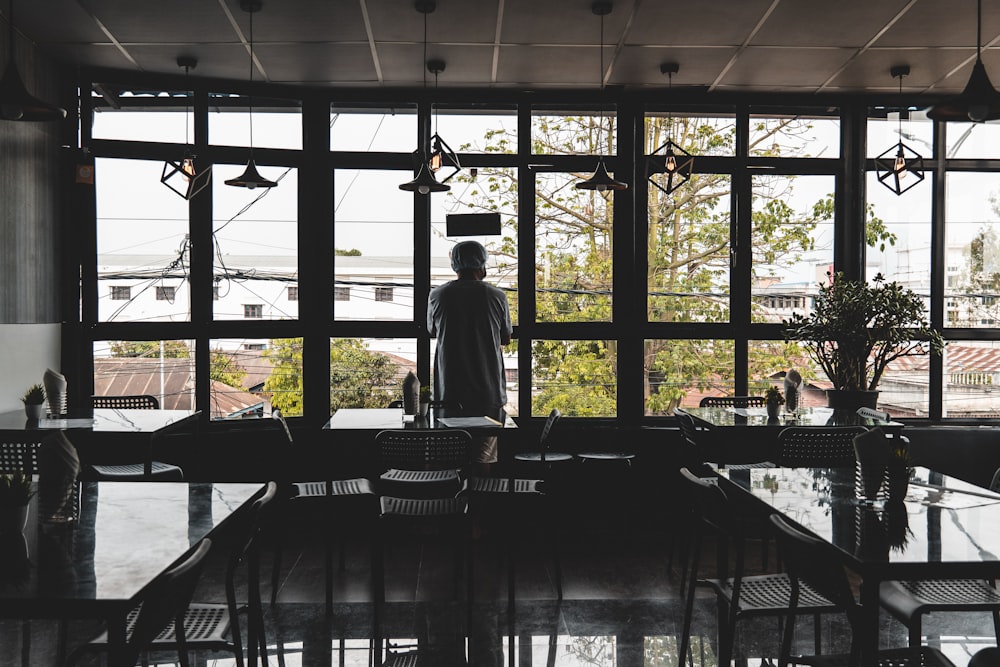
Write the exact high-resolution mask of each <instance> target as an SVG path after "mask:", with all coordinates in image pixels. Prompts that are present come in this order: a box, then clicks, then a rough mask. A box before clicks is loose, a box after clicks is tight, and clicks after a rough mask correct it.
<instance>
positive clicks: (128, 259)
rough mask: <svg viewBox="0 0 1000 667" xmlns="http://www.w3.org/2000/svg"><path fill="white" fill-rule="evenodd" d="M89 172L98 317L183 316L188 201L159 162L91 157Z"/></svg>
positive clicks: (186, 291)
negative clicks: (94, 225)
mask: <svg viewBox="0 0 1000 667" xmlns="http://www.w3.org/2000/svg"><path fill="white" fill-rule="evenodd" d="M94 172H95V177H94V184H95V188H96V198H97V280H98V285H97V290H98V291H97V298H98V320H99V321H101V322H138V321H142V322H150V321H155V322H186V321H189V320H190V319H191V313H190V292H189V285H190V281H189V280H188V277H189V276H188V268H189V267H190V251H191V248H190V245H189V243H188V202H187V201H186V200H185V199H184V198H183V197H179V196H178V195H177V194H176V193H175V192H173V191H172V190H170V189H169V188H168V187H166V186H165V185H163V184H162V183H160V175H161V174H162V172H163V163H162V162H150V161H146V160H118V159H108V158H97V159H96V160H95V161H94Z"/></svg>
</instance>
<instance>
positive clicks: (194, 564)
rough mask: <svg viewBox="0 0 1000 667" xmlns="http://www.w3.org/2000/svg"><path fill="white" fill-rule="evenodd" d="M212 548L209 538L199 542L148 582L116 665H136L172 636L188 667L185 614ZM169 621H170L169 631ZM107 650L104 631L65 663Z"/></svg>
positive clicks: (135, 610)
mask: <svg viewBox="0 0 1000 667" xmlns="http://www.w3.org/2000/svg"><path fill="white" fill-rule="evenodd" d="M211 548H212V541H211V540H210V539H208V538H205V539H203V540H201V542H200V543H199V544H198V547H197V548H196V549H195V550H194V551H192V552H191V553H190V554H189V555H188V556H187V557H186V558H184V560H182V561H181V562H180V563H179V564H177V565H175V566H174V567H172V568H170V569H169V570H167V571H166V572H164V573H162V574H160V575H159V576H158V577H157V578H156V579H154V580H153V581H152V582H151V583H150V585H149V587H148V588H147V591H146V594H145V596H144V597H143V601H142V603H141V604H140V606H139V607H137V608H136V609H134V610H133V611H132V612H131V613H130V614H129V616H128V618H127V620H126V626H125V651H124V655H123V656H122V657H123V660H121V661H120V662H118V663H116V664H118V665H134V664H136V663H137V662H138V661H139V657H140V656H141V655H143V654H144V653H145V652H146V651H148V650H149V649H150V648H151V647H153V646H154V645H156V643H157V642H158V641H159V640H160V638H161V637H165V636H171V635H172V637H173V639H172V641H171V646H176V650H177V654H178V657H179V659H180V664H181V665H183V666H184V667H187V665H188V659H187V641H188V639H187V634H186V631H185V620H186V612H187V610H188V607H189V605H190V603H191V598H192V596H193V595H194V589H195V587H196V586H197V585H198V579H199V577H200V576H201V572H202V570H204V568H205V559H206V557H207V556H208V552H209V550H210V549H211ZM171 621H173V629H172V630H171V628H170V624H171ZM163 648H166V647H165V646H164V647H163ZM108 649H109V644H108V634H107V632H104V633H102V634H101V635H100V636H98V637H96V638H94V639H92V640H91V641H89V642H87V643H86V644H84V645H83V646H80V647H79V648H77V649H76V650H74V651H73V652H72V653H71V654H70V656H69V658H68V663H69V664H70V665H73V664H75V663H76V661H77V660H78V659H79V658H80V657H81V656H82V655H84V654H86V653H88V652H95V651H97V652H101V651H103V652H106V651H107V650H108ZM144 663H145V661H144Z"/></svg>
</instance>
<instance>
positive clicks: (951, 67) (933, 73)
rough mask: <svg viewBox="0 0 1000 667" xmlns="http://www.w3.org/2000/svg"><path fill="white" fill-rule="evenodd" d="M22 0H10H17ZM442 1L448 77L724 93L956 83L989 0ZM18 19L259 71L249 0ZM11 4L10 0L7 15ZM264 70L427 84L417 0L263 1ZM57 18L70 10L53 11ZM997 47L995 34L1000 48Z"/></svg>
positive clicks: (226, 73)
mask: <svg viewBox="0 0 1000 667" xmlns="http://www.w3.org/2000/svg"><path fill="white" fill-rule="evenodd" d="M9 1H13V0H9ZM591 4H592V1H591V0H437V8H436V11H434V12H433V13H431V14H429V15H427V36H428V42H429V43H428V45H427V48H426V55H427V58H428V59H434V58H436V59H442V60H444V61H445V63H446V67H445V70H444V71H443V72H441V74H440V76H439V80H438V85H439V86H440V87H442V88H444V87H495V88H512V89H520V88H540V89H558V88H567V87H570V88H586V87H597V86H598V85H599V82H598V73H599V72H600V71H601V62H602V61H601V53H600V48H599V47H600V45H601V44H602V43H603V44H604V45H605V47H604V49H603V51H604V54H603V74H604V83H605V84H607V85H609V86H625V87H628V88H643V87H665V86H667V84H668V79H667V76H666V75H664V74H662V73H661V71H660V65H661V63H665V62H676V63H678V65H679V71H678V73H677V74H675V75H674V76H673V78H672V85H674V86H678V87H681V86H683V87H688V86H698V87H705V88H707V89H709V90H713V91H737V92H742V91H747V92H772V91H781V92H794V93H845V92H848V93H853V92H861V91H881V92H889V91H895V90H898V86H899V82H898V80H896V79H893V78H892V76H891V75H890V73H889V69H890V67H892V66H894V65H901V64H908V65H909V66H910V68H911V73H910V75H909V76H908V77H906V78H905V79H904V81H903V88H904V90H906V91H908V92H922V93H933V94H945V93H957V92H960V91H961V89H962V88H963V87H964V85H965V82H966V80H967V79H968V76H969V72H970V71H971V67H972V64H973V62H974V60H975V55H976V11H977V10H976V0H838V1H837V2H831V1H820V0H700V1H693V0H687V1H684V2H681V1H680V0H615V2H614V5H613V9H612V11H611V13H610V14H608V15H607V16H606V17H604V39H603V42H602V40H601V38H600V34H601V19H600V17H598V16H597V15H595V14H594V13H593V12H592V10H591ZM984 4H985V7H984V8H983V26H982V42H983V46H984V49H983V60H984V62H985V65H986V69H987V71H988V72H991V73H993V80H994V83H1000V7H998V4H1000V3H997V2H996V0H986V2H985V3H984ZM14 11H15V14H14V23H15V27H16V29H17V31H18V32H19V33H20V34H21V35H22V36H23V37H24V38H26V39H28V40H30V41H31V42H34V43H35V44H36V45H37V47H38V48H39V49H41V50H42V51H43V52H45V53H47V54H49V55H50V56H51V57H52V58H53V59H55V60H57V61H59V62H63V63H68V64H72V65H74V66H75V65H92V66H98V67H109V68H114V69H124V70H133V71H142V72H165V73H171V74H177V73H180V72H182V70H181V69H180V68H179V67H178V65H177V57H178V56H182V55H184V56H194V57H195V58H197V59H198V65H197V67H196V69H195V70H193V71H192V72H191V76H205V77H212V78H226V79H240V80H246V79H247V78H248V77H249V74H250V59H249V55H248V53H249V50H248V42H249V32H250V30H249V26H250V20H249V16H250V15H249V14H248V13H247V12H245V11H242V10H241V9H240V3H239V0H169V2H157V1H152V0H141V1H138V2H137V1H134V0H32V1H30V2H26V1H25V0H19V1H18V2H16V4H15V5H14ZM9 14H10V12H9V9H8V6H7V5H6V3H4V5H3V16H4V19H5V20H6V19H7V17H8V16H9ZM253 16H254V19H253V40H254V53H255V55H256V60H257V65H256V69H255V71H254V74H253V76H254V79H255V80H267V81H271V82H275V83H287V84H305V85H309V86H334V87H339V86H346V87H362V88H364V87H381V88H392V87H402V86H414V85H422V84H423V82H424V77H425V76H426V77H427V80H428V83H429V85H433V83H434V75H433V74H427V73H426V71H425V69H424V67H423V62H424V61H425V58H424V53H423V51H424V45H423V35H424V16H425V15H424V14H421V13H419V12H418V11H417V10H416V8H415V5H414V2H413V0H263V6H262V9H261V11H260V12H258V13H255V14H254V15H253ZM54 17H58V20H53V19H54ZM993 47H997V48H993Z"/></svg>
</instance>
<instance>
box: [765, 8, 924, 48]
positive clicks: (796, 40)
mask: <svg viewBox="0 0 1000 667" xmlns="http://www.w3.org/2000/svg"><path fill="white" fill-rule="evenodd" d="M908 4H909V3H908V0H878V2H872V1H871V0H839V1H838V2H788V1H787V0H786V1H785V2H781V3H779V4H778V6H777V7H775V9H774V11H773V12H772V13H771V14H770V16H768V18H767V21H766V22H765V23H764V25H763V26H761V29H760V31H759V32H758V33H757V34H756V35H754V37H753V40H752V41H751V42H750V43H751V44H753V45H755V46H774V45H792V46H853V47H862V46H864V45H865V44H867V43H868V42H869V41H870V40H871V39H872V38H873V37H875V36H876V35H877V34H878V33H879V31H881V30H882V28H883V27H884V26H885V25H886V24H887V23H888V22H890V21H891V20H892V19H893V18H894V17H895V16H896V15H897V13H898V12H900V11H901V10H903V9H904V8H905V7H906V6H907V5H908Z"/></svg>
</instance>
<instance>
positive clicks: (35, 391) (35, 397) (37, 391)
mask: <svg viewBox="0 0 1000 667" xmlns="http://www.w3.org/2000/svg"><path fill="white" fill-rule="evenodd" d="M21 402H22V403H24V404H25V405H41V404H42V403H44V402H45V388H44V387H43V386H42V385H40V384H33V385H31V386H30V387H28V390H27V391H25V392H24V396H22V397H21Z"/></svg>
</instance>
